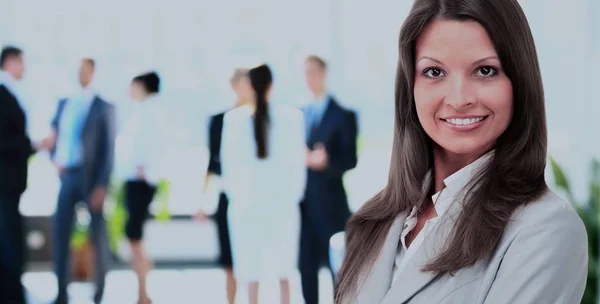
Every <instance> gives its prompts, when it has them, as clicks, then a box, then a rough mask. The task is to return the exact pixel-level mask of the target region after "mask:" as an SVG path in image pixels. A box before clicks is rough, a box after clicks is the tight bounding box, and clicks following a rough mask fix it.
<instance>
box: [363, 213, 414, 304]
mask: <svg viewBox="0 0 600 304" xmlns="http://www.w3.org/2000/svg"><path fill="white" fill-rule="evenodd" d="M407 215H408V213H407V212H402V213H400V214H399V215H398V216H397V217H396V219H395V220H394V222H393V223H392V226H391V227H390V230H389V232H388V235H387V237H386V239H385V243H384V244H383V247H382V248H381V252H380V253H379V257H378V258H377V260H376V261H375V264H374V265H373V267H372V268H371V272H370V273H369V274H368V276H367V277H366V280H365V281H364V283H363V284H362V286H361V288H360V291H359V293H358V297H357V299H356V300H357V303H360V304H372V303H381V301H382V300H383V298H384V297H385V295H386V293H387V292H388V290H389V288H390V285H391V283H392V271H393V269H394V261H395V259H396V253H397V250H398V244H399V242H400V233H401V232H402V226H403V225H404V221H405V220H406V217H407Z"/></svg>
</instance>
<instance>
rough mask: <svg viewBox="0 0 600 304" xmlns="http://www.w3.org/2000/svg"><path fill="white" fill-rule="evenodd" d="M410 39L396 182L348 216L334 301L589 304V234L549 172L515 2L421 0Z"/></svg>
mask: <svg viewBox="0 0 600 304" xmlns="http://www.w3.org/2000/svg"><path fill="white" fill-rule="evenodd" d="M399 48H400V50H399V63H398V73H397V81H396V118H395V121H396V123H395V135H394V145H393V153H392V155H393V156H392V160H391V166H390V174H389V181H388V185H387V187H386V188H385V189H383V190H382V191H381V192H380V193H379V194H377V195H376V196H375V197H374V198H373V199H371V200H370V201H369V202H367V203H366V204H365V205H364V206H363V207H362V208H361V209H360V210H359V211H358V212H357V213H356V214H355V215H354V216H353V217H352V219H351V220H350V222H349V223H348V226H347V230H346V233H347V234H346V256H345V259H344V262H343V265H342V269H341V270H340V273H339V278H338V282H337V283H338V285H337V289H336V293H335V295H336V303H361V304H362V303H368V304H372V303H386V304H391V303H394V304H398V303H447V304H450V303H469V304H472V303H519V304H534V303H557V304H559V303H560V304H565V303H568V304H575V303H579V302H580V300H581V298H582V295H583V291H584V288H585V284H586V275H587V261H588V248H587V236H586V231H585V227H584V226H583V224H582V221H581V220H580V218H579V217H578V215H577V214H576V213H575V211H574V210H573V209H572V207H571V206H570V205H569V204H567V203H566V202H564V201H563V200H561V199H560V198H559V197H558V196H557V195H555V194H554V193H552V192H551V191H550V190H549V189H548V187H547V185H546V182H545V180H544V168H545V165H546V117H545V110H544V92H543V88H542V79H541V75H540V68H539V66H538V59H537V55H536V50H535V46H534V40H533V37H532V35H531V31H530V29H529V26H528V23H527V20H526V18H525V14H524V13H523V11H522V10H521V8H520V6H519V4H518V3H517V0H494V1H489V0H461V1H457V0H416V1H415V4H414V6H413V8H412V10H411V12H410V15H409V16H408V18H407V19H406V20H405V22H404V24H403V26H402V29H401V32H400V43H399Z"/></svg>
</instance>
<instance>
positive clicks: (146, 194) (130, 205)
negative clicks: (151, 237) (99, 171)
mask: <svg viewBox="0 0 600 304" xmlns="http://www.w3.org/2000/svg"><path fill="white" fill-rule="evenodd" d="M155 193H156V187H155V186H153V185H150V184H148V183H147V182H146V181H139V180H136V181H128V182H126V183H125V205H126V206H127V211H128V212H129V218H128V219H127V224H125V234H126V235H127V238H128V239H130V240H132V241H139V240H141V239H142V236H143V227H144V222H145V221H146V219H147V218H148V215H149V212H148V208H149V207H150V203H152V199H153V198H154V194H155Z"/></svg>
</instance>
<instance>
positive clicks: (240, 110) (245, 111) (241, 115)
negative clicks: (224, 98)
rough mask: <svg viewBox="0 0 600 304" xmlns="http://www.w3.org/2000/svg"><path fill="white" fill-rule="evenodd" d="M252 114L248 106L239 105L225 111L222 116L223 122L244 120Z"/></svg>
mask: <svg viewBox="0 0 600 304" xmlns="http://www.w3.org/2000/svg"><path fill="white" fill-rule="evenodd" d="M250 116H252V109H251V108H250V106H241V107H237V108H235V109H232V110H230V111H227V113H225V115H224V116H223V121H224V122H225V123H232V122H236V121H241V120H246V119H248V118H249V117H250Z"/></svg>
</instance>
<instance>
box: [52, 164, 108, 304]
mask: <svg viewBox="0 0 600 304" xmlns="http://www.w3.org/2000/svg"><path fill="white" fill-rule="evenodd" d="M83 180H84V178H83V171H82V170H81V169H80V168H77V169H69V170H66V171H65V172H64V173H63V175H62V176H61V186H60V192H59V194H58V204H57V207H56V213H55V214H54V222H53V239H54V242H53V260H54V272H55V274H56V278H57V280H58V298H57V301H56V302H57V303H66V302H67V285H68V284H69V280H70V271H69V270H70V269H69V268H70V267H69V266H70V242H71V235H72V232H73V217H74V213H75V204H76V203H77V202H80V201H84V202H86V203H87V205H88V210H89V212H90V215H91V222H90V230H91V236H92V243H93V245H94V251H95V252H94V260H95V261H94V262H95V265H94V266H95V269H94V270H95V274H96V294H95V295H94V302H95V303H99V302H100V301H101V300H102V295H103V293H104V285H105V284H104V282H105V277H106V273H107V272H108V264H109V260H110V250H109V247H108V237H107V235H106V222H105V219H104V216H103V214H102V211H94V210H92V209H91V208H89V205H90V199H89V197H90V194H91V193H86V192H89V191H85V187H84V184H83Z"/></svg>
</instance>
